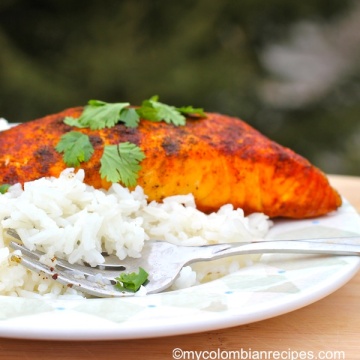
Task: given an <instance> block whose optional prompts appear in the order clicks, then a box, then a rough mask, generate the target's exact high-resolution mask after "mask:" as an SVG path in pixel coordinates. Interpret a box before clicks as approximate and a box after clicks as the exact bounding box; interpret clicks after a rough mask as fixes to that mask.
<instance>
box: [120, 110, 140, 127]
mask: <svg viewBox="0 0 360 360" xmlns="http://www.w3.org/2000/svg"><path fill="white" fill-rule="evenodd" d="M120 120H121V121H123V122H124V123H125V126H127V127H130V128H136V127H137V126H138V124H139V121H140V116H139V114H138V113H137V111H136V110H135V109H123V110H122V111H121V113H120Z"/></svg>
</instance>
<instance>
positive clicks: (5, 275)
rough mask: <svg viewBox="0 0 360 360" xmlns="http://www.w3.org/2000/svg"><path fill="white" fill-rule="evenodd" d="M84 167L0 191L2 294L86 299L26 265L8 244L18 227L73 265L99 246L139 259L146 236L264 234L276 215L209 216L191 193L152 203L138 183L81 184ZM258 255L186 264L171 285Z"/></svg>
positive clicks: (194, 241)
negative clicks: (102, 187)
mask: <svg viewBox="0 0 360 360" xmlns="http://www.w3.org/2000/svg"><path fill="white" fill-rule="evenodd" d="M84 177H85V174H84V171H83V170H79V171H78V172H74V170H73V169H66V170H65V171H63V172H62V173H61V175H60V176H59V177H58V178H41V179H39V180H35V181H30V182H27V183H25V185H24V187H23V188H22V187H21V185H20V184H17V185H14V186H12V187H10V189H9V190H8V192H7V193H6V194H3V195H0V219H1V222H0V227H1V229H0V230H1V231H0V295H10V296H22V297H38V296H45V297H51V298H53V297H59V296H61V297H62V298H66V297H79V296H80V297H84V296H85V295H83V294H81V293H79V292H77V291H76V290H74V289H70V288H68V287H66V286H62V285H60V284H59V283H57V282H55V281H54V280H52V279H43V278H42V277H41V276H39V275H37V274H35V273H33V272H31V271H29V270H27V269H25V268H24V267H23V266H22V265H21V264H19V261H18V257H19V256H20V257H21V253H19V252H16V253H14V252H11V251H10V250H9V248H8V247H7V245H8V241H9V238H8V236H7V235H6V230H7V229H9V228H13V229H15V230H16V231H17V232H18V234H19V236H20V237H21V239H22V240H23V242H24V244H25V246H26V247H28V248H29V249H31V250H32V249H38V250H41V251H43V252H45V256H44V257H43V259H42V260H43V261H45V262H46V261H47V260H48V261H50V260H49V259H51V258H53V257H54V256H55V257H60V258H65V259H67V260H68V261H69V262H71V263H75V262H78V263H82V262H87V263H90V264H93V265H95V264H97V263H100V262H103V261H104V258H103V256H102V254H101V253H102V251H104V250H105V251H107V252H108V253H110V254H111V253H113V254H116V255H117V256H118V257H119V258H120V259H124V258H125V257H127V256H130V257H140V256H141V250H142V247H143V245H144V242H145V241H147V240H149V239H158V240H166V241H169V242H172V243H176V244H183V245H205V244H215V243H224V242H237V241H250V240H253V239H256V238H263V237H264V236H265V235H266V234H267V232H268V230H269V228H270V227H271V225H272V223H271V221H270V220H269V219H268V218H267V216H265V215H264V214H260V213H257V214H252V215H250V216H247V217H246V216H244V213H243V211H242V210H241V209H237V210H234V209H233V207H232V206H231V205H225V206H223V207H222V208H221V209H219V211H218V212H216V213H212V214H209V215H206V214H204V213H202V212H200V211H199V210H197V209H196V206H195V202H194V198H193V196H192V195H184V196H183V195H182V196H172V197H168V198H166V199H165V200H164V201H163V202H162V203H157V202H151V203H149V204H148V202H147V199H146V196H145V194H144V192H143V189H142V188H141V187H139V186H138V187H136V189H135V190H134V191H129V190H128V189H127V188H124V187H122V186H121V185H119V184H113V185H112V186H111V188H110V189H109V190H107V191H105V190H98V189H94V188H93V187H90V186H88V185H86V184H85V183H84ZM256 259H258V256H242V257H239V256H238V257H232V258H230V259H222V260H217V261H213V262H211V263H202V264H195V265H193V266H191V267H187V268H184V269H183V271H182V273H181V275H180V277H179V278H178V280H177V281H176V283H175V284H174V286H173V289H178V288H184V287H189V286H193V285H195V284H199V283H201V282H204V281H209V280H212V279H214V278H217V277H219V276H223V275H225V274H227V273H229V272H232V271H236V270H238V269H239V268H240V267H242V266H246V265H249V264H251V262H252V261H253V260H256Z"/></svg>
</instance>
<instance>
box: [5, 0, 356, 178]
mask: <svg viewBox="0 0 360 360" xmlns="http://www.w3.org/2000/svg"><path fill="white" fill-rule="evenodd" d="M359 55H360V3H359V2H358V1H350V0H302V1H289V0H233V1H226V0H200V1H191V0H182V1H168V0H167V1H165V0H151V1H150V0H138V1H136V0H119V1H113V0H103V1H99V0H86V1H85V0H76V1H75V0H56V1H55V0H37V1H35V0H1V2H0V117H4V118H6V119H7V120H9V121H11V122H24V121H29V120H32V119H35V118H38V117H41V116H44V115H46V114H50V113H55V112H58V111H60V110H62V109H64V108H67V107H72V106H78V105H84V104H86V102H87V101H88V100H89V99H99V100H104V101H108V102H116V101H129V102H131V103H132V104H139V103H140V102H141V101H142V100H143V99H145V98H149V97H150V96H152V95H155V94H157V95H159V96H160V101H163V102H165V103H168V104H172V105H176V106H182V105H193V106H196V107H203V108H204V109H205V110H206V111H214V112H221V113H224V114H228V115H234V116H237V117H240V118H242V119H244V120H245V121H247V122H248V123H250V124H251V125H252V126H254V127H256V128H257V129H259V130H260V131H262V132H263V133H264V134H266V135H267V136H269V137H271V138H272V139H273V140H275V141H277V142H279V143H281V144H282V145H285V146H288V147H291V148H292V149H294V150H295V151H297V152H299V153H300V154H302V155H303V156H305V157H307V158H308V159H309V160H311V161H312V162H313V163H314V164H315V165H317V166H319V167H321V168H322V169H323V170H324V171H326V172H328V173H338V174H349V175H360V122H359V116H360V101H359V100H360V82H359V79H360V66H359V64H360V62H359Z"/></svg>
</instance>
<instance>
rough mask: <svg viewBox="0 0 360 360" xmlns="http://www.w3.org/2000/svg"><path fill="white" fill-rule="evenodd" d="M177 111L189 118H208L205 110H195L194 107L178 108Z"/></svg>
mask: <svg viewBox="0 0 360 360" xmlns="http://www.w3.org/2000/svg"><path fill="white" fill-rule="evenodd" d="M176 109H177V111H179V112H180V113H182V114H185V115H188V116H194V115H195V116H200V117H206V114H205V112H204V109H202V108H194V107H192V106H182V107H178V108H176Z"/></svg>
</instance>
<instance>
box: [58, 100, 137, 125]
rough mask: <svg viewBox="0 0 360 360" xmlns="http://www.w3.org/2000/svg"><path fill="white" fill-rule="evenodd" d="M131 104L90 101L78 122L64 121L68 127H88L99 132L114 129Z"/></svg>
mask: <svg viewBox="0 0 360 360" xmlns="http://www.w3.org/2000/svg"><path fill="white" fill-rule="evenodd" d="M129 105H130V104H129V103H115V104H111V103H107V102H104V101H100V100H89V102H88V105H86V106H85V108H84V111H83V112H82V114H81V115H80V117H79V119H78V120H74V119H73V118H71V117H66V118H65V119H64V121H65V123H66V124H67V125H71V126H77V127H80V128H84V127H88V128H90V129H91V130H99V129H104V128H106V127H107V128H110V127H113V126H114V125H115V124H116V123H117V122H118V121H119V120H120V113H121V111H122V110H123V109H125V108H126V107H127V106H129Z"/></svg>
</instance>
